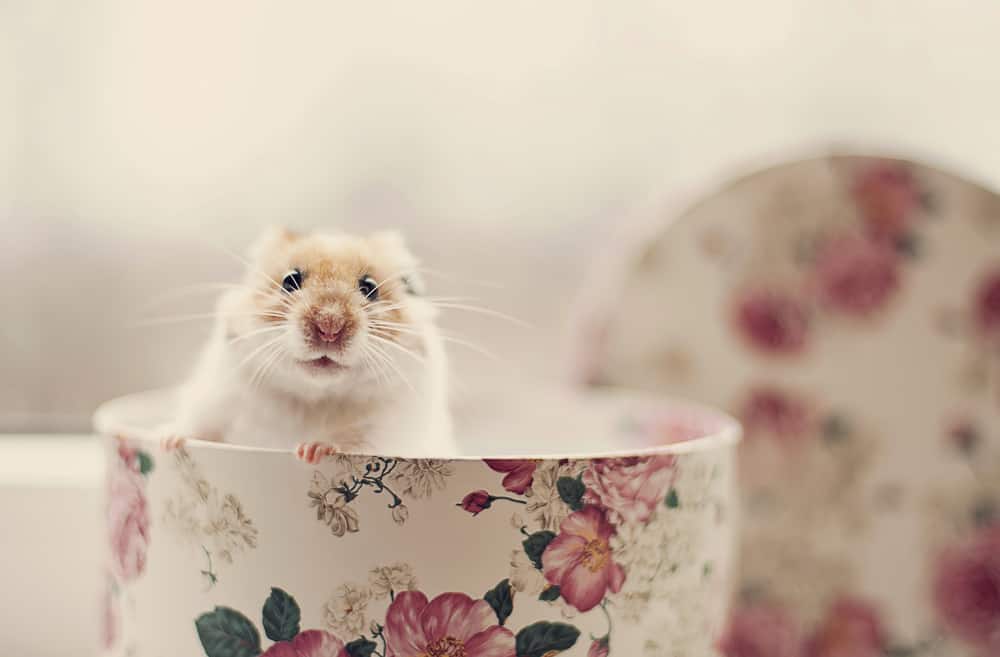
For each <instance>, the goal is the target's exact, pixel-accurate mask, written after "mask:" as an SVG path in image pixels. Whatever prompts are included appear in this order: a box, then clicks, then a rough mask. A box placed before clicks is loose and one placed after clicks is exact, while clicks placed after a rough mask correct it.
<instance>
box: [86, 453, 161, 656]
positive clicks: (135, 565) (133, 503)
mask: <svg viewBox="0 0 1000 657" xmlns="http://www.w3.org/2000/svg"><path fill="white" fill-rule="evenodd" d="M108 451H109V454H110V462H109V464H108V470H107V489H106V496H107V497H106V500H105V501H106V505H107V506H106V510H105V511H106V512H105V523H106V525H105V526H106V529H107V548H108V567H107V571H106V573H105V583H104V587H105V588H104V592H103V595H102V600H101V603H102V604H101V617H100V619H99V620H100V625H99V627H100V641H101V646H102V648H103V650H104V651H105V652H106V653H107V654H113V653H115V652H120V651H122V650H127V649H128V648H129V645H128V640H127V638H126V637H123V631H122V625H123V624H124V622H125V619H124V618H123V615H124V614H125V613H127V612H128V609H129V606H130V605H129V603H130V599H131V598H130V596H131V587H132V585H133V584H134V583H135V582H136V580H138V579H140V578H141V577H142V575H143V574H144V573H145V572H146V568H147V565H148V552H149V544H150V538H151V528H152V520H151V517H150V516H151V513H150V505H149V499H148V493H147V490H146V489H147V482H148V479H149V477H150V476H151V475H152V472H153V458H152V456H150V454H149V453H148V452H146V451H144V450H142V449H138V448H136V447H135V446H134V445H132V443H130V442H129V441H128V440H126V439H125V438H122V437H116V438H114V439H112V441H111V442H110V448H109V450H108Z"/></svg>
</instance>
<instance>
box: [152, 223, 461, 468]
mask: <svg viewBox="0 0 1000 657" xmlns="http://www.w3.org/2000/svg"><path fill="white" fill-rule="evenodd" d="M247 265H248V266H247V271H246V275H245V280H244V282H243V284H242V285H238V286H234V288H233V289H232V290H230V291H227V292H226V293H224V294H223V295H222V296H221V297H220V299H219V301H218V305H217V310H216V319H215V325H214V328H213V332H212V335H211V337H210V339H209V340H208V343H207V344H206V345H205V348H204V350H203V352H202V353H201V356H200V358H199V360H198V363H197V366H196V368H195V370H194V372H193V374H192V376H191V377H190V378H189V380H188V381H186V382H185V383H184V384H183V386H182V387H181V390H180V394H179V401H178V408H177V413H176V419H175V421H174V422H172V423H171V424H170V425H169V426H168V427H166V428H165V429H164V431H165V433H164V439H163V442H164V446H165V447H166V448H168V449H169V448H173V447H177V446H179V445H180V444H182V443H183V442H184V441H185V440H186V439H188V438H197V439H201V440H211V441H224V442H229V443H236V444H242V445H252V446H258V447H275V448H294V449H295V453H296V456H297V457H298V458H299V459H301V460H303V461H306V462H309V463H315V462H318V461H319V460H321V459H322V458H323V457H325V456H328V455H331V454H334V453H337V452H340V451H355V450H371V451H375V452H377V453H380V454H392V455H402V456H422V455H435V456H440V455H442V454H448V453H451V452H452V451H454V445H453V442H452V435H451V421H450V417H449V411H448V371H447V363H446V355H445V350H444V346H443V340H442V338H441V335H440V333H439V331H438V328H437V325H436V315H437V309H436V308H435V306H434V305H433V304H432V303H431V302H430V301H429V300H426V299H424V298H423V297H422V292H423V290H422V285H421V282H420V279H419V276H418V274H417V271H416V269H417V260H416V259H415V258H414V256H413V255H412V254H411V253H410V251H409V250H408V248H407V247H406V245H405V243H404V240H403V238H402V236H401V235H400V234H399V233H397V232H394V231H385V232H378V233H374V234H372V235H369V236H365V237H362V236H355V235H348V234H343V233H315V234H307V235H302V234H297V233H295V232H292V231H290V230H288V229H285V228H280V227H276V228H271V229H269V230H267V231H266V232H265V233H264V234H263V235H262V236H260V237H259V238H258V239H257V241H256V242H255V243H254V244H253V246H252V247H251V250H250V253H249V261H248V263H247Z"/></svg>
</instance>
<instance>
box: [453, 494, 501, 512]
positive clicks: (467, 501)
mask: <svg viewBox="0 0 1000 657" xmlns="http://www.w3.org/2000/svg"><path fill="white" fill-rule="evenodd" d="M492 505H493V498H492V497H491V496H490V494H489V493H487V492H486V491H484V490H474V491H472V492H471V493H469V494H468V495H466V496H465V497H463V498H462V501H461V502H459V503H458V506H460V507H462V509H463V510H464V511H468V512H469V513H471V514H472V515H474V516H478V515H479V514H480V513H482V512H483V511H485V510H486V509H488V508H490V507H491V506H492Z"/></svg>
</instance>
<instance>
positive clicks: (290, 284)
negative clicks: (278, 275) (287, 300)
mask: <svg viewBox="0 0 1000 657" xmlns="http://www.w3.org/2000/svg"><path fill="white" fill-rule="evenodd" d="M281 287H282V289H283V290H284V291H285V292H289V293H291V292H295V291H296V290H300V289H302V272H300V271H299V270H298V269H293V270H292V271H290V272H288V273H287V274H285V278H284V279H283V280H282V281H281Z"/></svg>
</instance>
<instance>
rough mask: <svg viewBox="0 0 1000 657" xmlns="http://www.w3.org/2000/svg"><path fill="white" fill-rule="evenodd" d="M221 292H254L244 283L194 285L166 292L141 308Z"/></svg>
mask: <svg viewBox="0 0 1000 657" xmlns="http://www.w3.org/2000/svg"><path fill="white" fill-rule="evenodd" d="M219 290H253V288H252V287H250V286H249V285H246V284H242V283H194V284H192V285H184V286H181V287H177V288H174V289H172V290H166V291H165V292H163V293H162V294H158V295H156V296H154V297H153V298H151V299H149V300H148V301H146V302H145V303H143V304H141V305H140V306H139V308H152V307H154V306H156V305H158V304H161V303H164V302H166V301H168V300H171V299H174V298H177V297H185V296H192V295H196V294H203V293H208V292H217V291H219Z"/></svg>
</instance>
